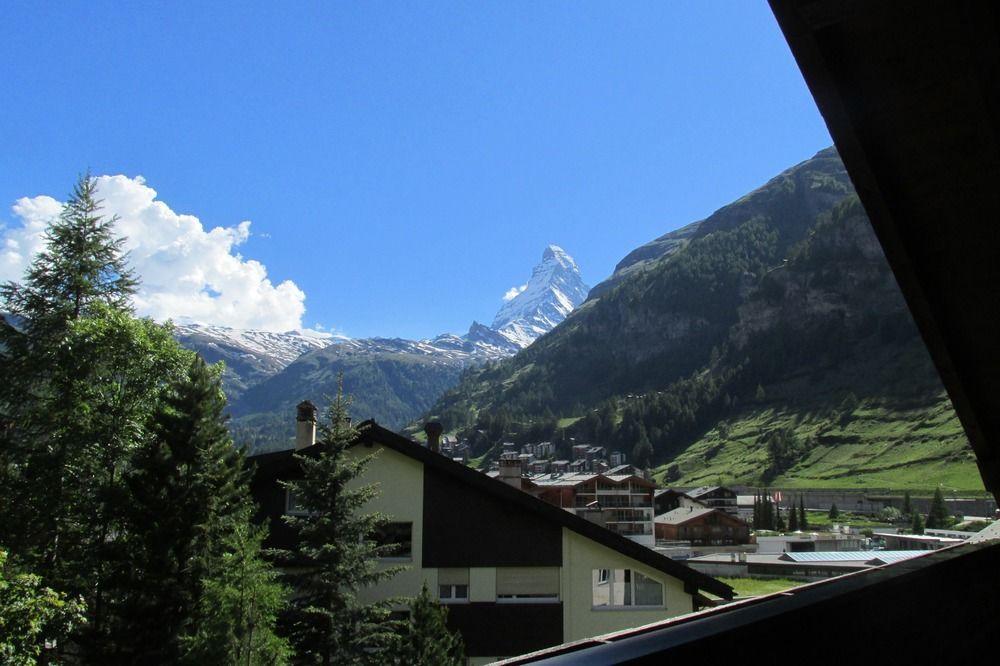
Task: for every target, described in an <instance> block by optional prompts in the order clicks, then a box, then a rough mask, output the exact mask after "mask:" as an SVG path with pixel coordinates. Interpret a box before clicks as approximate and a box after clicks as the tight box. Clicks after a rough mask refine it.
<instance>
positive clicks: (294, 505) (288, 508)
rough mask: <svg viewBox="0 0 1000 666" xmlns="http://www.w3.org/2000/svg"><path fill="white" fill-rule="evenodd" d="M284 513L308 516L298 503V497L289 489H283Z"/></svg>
mask: <svg viewBox="0 0 1000 666" xmlns="http://www.w3.org/2000/svg"><path fill="white" fill-rule="evenodd" d="M285 513H287V514H289V515H291V516H308V515H309V512H308V511H306V510H305V509H304V508H303V507H302V506H301V505H300V504H299V499H298V498H297V497H296V496H295V493H293V492H292V491H291V490H287V489H286V490H285Z"/></svg>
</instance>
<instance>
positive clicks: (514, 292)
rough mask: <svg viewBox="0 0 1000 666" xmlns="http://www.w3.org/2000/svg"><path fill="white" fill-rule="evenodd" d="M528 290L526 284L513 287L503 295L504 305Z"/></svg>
mask: <svg viewBox="0 0 1000 666" xmlns="http://www.w3.org/2000/svg"><path fill="white" fill-rule="evenodd" d="M527 288H528V285H526V284H522V285H521V286H520V287H511V288H510V289H508V290H507V291H506V292H505V293H504V295H503V300H504V303H506V302H507V301H512V300H514V299H515V298H517V297H518V295H519V294H520V293H521V292H523V291H524V290H525V289H527Z"/></svg>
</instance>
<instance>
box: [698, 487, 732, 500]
mask: <svg viewBox="0 0 1000 666" xmlns="http://www.w3.org/2000/svg"><path fill="white" fill-rule="evenodd" d="M716 490H724V491H725V492H727V493H732V494H733V495H734V496H735V495H736V493H734V492H733V491H732V490H730V489H729V488H726V487H725V486H701V487H700V488H695V489H694V490H689V491H687V493H686V494H687V496H688V497H690V498H691V499H698V498H699V497H701V496H702V495H708V494H709V493H714V492H715V491H716Z"/></svg>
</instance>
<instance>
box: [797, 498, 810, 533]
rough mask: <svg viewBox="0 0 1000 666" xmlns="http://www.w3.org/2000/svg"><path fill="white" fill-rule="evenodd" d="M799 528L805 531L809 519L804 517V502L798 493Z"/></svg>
mask: <svg viewBox="0 0 1000 666" xmlns="http://www.w3.org/2000/svg"><path fill="white" fill-rule="evenodd" d="M799 529H800V530H802V531H803V532H805V531H806V530H808V529H809V520H808V519H807V518H806V502H805V500H804V499H803V498H802V495H799Z"/></svg>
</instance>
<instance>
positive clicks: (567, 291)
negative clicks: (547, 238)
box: [490, 245, 590, 348]
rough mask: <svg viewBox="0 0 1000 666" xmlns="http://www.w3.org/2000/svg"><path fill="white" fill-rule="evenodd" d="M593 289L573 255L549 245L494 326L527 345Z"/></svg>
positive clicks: (523, 345)
mask: <svg viewBox="0 0 1000 666" xmlns="http://www.w3.org/2000/svg"><path fill="white" fill-rule="evenodd" d="M589 290H590V288H589V287H588V286H587V285H586V284H584V282H583V279H582V278H581V277H580V269H579V268H577V266H576V262H575V261H573V257H571V256H569V254H567V253H566V251H565V250H564V249H562V248H561V247H559V246H558V245H549V246H548V247H547V248H545V251H544V252H542V261H541V263H539V264H538V265H536V266H535V268H534V269H533V270H532V271H531V279H530V280H528V282H527V284H525V285H524V286H523V287H519V288H517V289H515V290H513V291H514V292H515V293H516V295H515V296H514V297H513V298H511V299H510V300H509V301H507V302H506V303H504V305H503V307H502V308H500V311H499V312H497V315H496V317H494V319H493V325H492V326H490V328H491V329H493V330H494V331H496V332H497V333H499V334H500V335H502V336H503V337H505V338H506V339H508V340H510V341H511V342H512V343H514V344H515V345H517V346H518V347H521V348H524V347H527V346H528V345H530V344H531V343H532V342H534V341H535V339H536V338H538V337H540V336H541V335H543V334H545V333H548V332H549V331H551V330H552V329H553V328H555V326H556V325H557V324H558V323H559V322H561V321H562V320H563V319H565V318H566V316H567V315H569V313H570V312H572V311H573V308H575V307H576V306H578V305H580V303H583V301H584V300H585V299H586V298H587V293H588V291H589Z"/></svg>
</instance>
